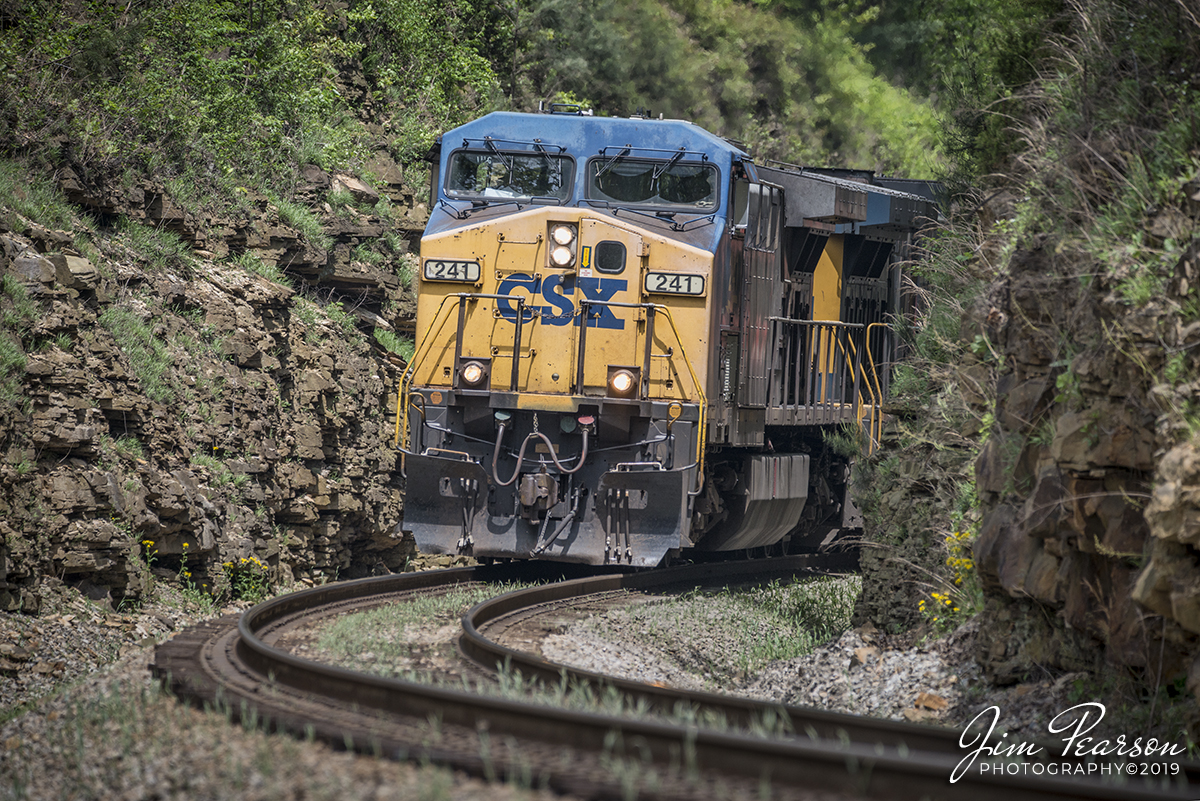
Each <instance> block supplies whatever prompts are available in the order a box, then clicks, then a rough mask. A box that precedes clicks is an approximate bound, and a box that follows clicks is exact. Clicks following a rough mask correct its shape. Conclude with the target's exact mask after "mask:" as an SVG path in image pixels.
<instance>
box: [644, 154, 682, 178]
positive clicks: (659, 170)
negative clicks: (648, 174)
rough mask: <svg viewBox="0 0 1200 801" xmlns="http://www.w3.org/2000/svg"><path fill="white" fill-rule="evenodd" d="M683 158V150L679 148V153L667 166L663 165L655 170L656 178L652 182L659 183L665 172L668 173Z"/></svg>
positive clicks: (672, 157)
mask: <svg viewBox="0 0 1200 801" xmlns="http://www.w3.org/2000/svg"><path fill="white" fill-rule="evenodd" d="M681 158H683V148H682V147H681V148H679V152H678V153H676V154H675V155H674V156H671V158H670V160H669V161H668V162H667V163H666V164H662V165H659V166H658V167H655V168H654V177H653V178H652V179H651V180H652V181H657V180H658V179H659V178H661V177H662V174H663V173H664V172H666V171H667V170H669V169H671V168H672V167H674V166H675V162H677V161H679V160H680V159H681Z"/></svg>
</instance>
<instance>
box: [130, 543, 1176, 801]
mask: <svg viewBox="0 0 1200 801" xmlns="http://www.w3.org/2000/svg"><path fill="white" fill-rule="evenodd" d="M838 567H839V566H838V565H836V564H832V563H830V562H828V561H820V560H818V559H817V558H815V557H787V558H784V559H774V560H759V561H752V562H741V563H721V564H715V565H694V566H687V567H682V568H669V569H666V570H659V571H652V572H642V573H625V574H610V575H603V576H594V577H589V578H580V579H574V580H568V581H561V582H555V583H550V584H545V585H542V586H537V587H533V588H531V589H526V590H520V591H517V592H512V593H508V594H506V595H501V596H498V597H496V598H493V599H491V600H488V601H484V602H482V603H480V604H478V605H476V606H475V607H474V608H472V609H471V610H470V611H469V612H468V613H467V614H466V615H465V616H464V618H463V635H462V637H461V639H460V643H459V647H460V650H461V652H462V653H463V655H464V656H465V657H466V658H468V659H469V660H471V661H472V662H473V663H475V664H476V665H478V666H479V667H480V668H481V669H491V668H494V667H495V666H496V665H497V664H503V665H505V667H506V669H507V670H514V669H515V670H519V671H520V672H521V673H522V674H523V675H525V676H537V677H540V678H543V679H545V680H547V681H548V682H551V683H553V684H557V683H559V682H563V681H567V682H570V683H572V684H574V685H591V686H594V687H597V688H599V687H616V688H617V689H619V690H620V691H621V692H623V693H625V694H626V695H628V696H629V697H630V698H631V699H632V700H633V702H635V703H638V704H640V705H641V706H642V707H643V708H645V709H646V710H648V711H651V712H659V713H662V714H664V715H666V716H667V717H663V718H637V719H631V718H626V717H611V716H605V715H598V714H592V713H583V712H573V711H567V710H563V709H560V708H556V707H551V706H544V705H537V704H533V703H522V702H517V701H512V700H508V699H503V698H497V697H491V696H488V695H484V694H476V693H471V692H465V691H460V690H455V689H448V688H446V687H439V686H434V685H429V684H420V683H415V682H409V681H403V680H399V679H391V678H382V677H379V676H372V675H368V674H365V673H360V672H356V671H351V670H347V669H344V668H339V667H333V666H329V665H323V664H320V663H317V662H314V661H311V660H308V659H304V658H301V657H299V656H297V655H295V654H293V653H289V652H287V651H286V650H284V649H283V648H281V647H278V646H279V643H280V642H282V641H284V640H286V639H287V637H288V633H289V632H292V631H295V630H296V629H298V628H301V627H307V626H312V625H313V624H314V623H315V622H317V621H319V620H320V619H322V618H327V617H329V616H332V615H338V614H344V613H347V612H353V611H358V610H366V609H370V608H373V607H377V606H381V605H384V604H389V603H396V602H402V601H403V599H404V598H405V597H406V596H408V595H412V594H415V593H422V592H439V591H446V590H447V589H449V588H452V587H455V586H459V585H463V584H468V583H472V582H503V581H512V580H514V579H516V578H523V577H524V576H521V575H520V574H519V571H520V570H522V569H523V568H522V566H519V565H496V566H481V567H475V568H459V569H453V570H440V571H431V572H427V573H408V574H400V575H393V576H386V577H382V578H373V579H363V580H359V581H350V582H341V583H338V584H331V585H326V586H323V587H318V588H314V589H311V590H306V591H303V592H299V593H294V594H292V595H288V596H283V597H281V598H276V599H272V600H270V601H267V602H265V603H262V604H259V605H258V606H256V607H254V608H253V609H250V610H248V611H247V612H246V613H245V614H243V615H242V616H241V617H240V618H235V617H232V616H230V617H226V618H221V619H218V620H215V621H211V622H209V623H206V624H202V625H200V626H196V627H194V628H192V629H189V630H188V631H185V632H183V633H181V634H180V635H178V636H177V637H175V638H174V639H172V640H170V641H169V642H167V643H164V644H162V645H160V646H159V647H158V649H157V650H156V652H155V661H154V665H153V666H152V669H153V671H154V673H155V674H156V675H157V676H159V677H161V678H162V679H163V680H164V681H166V682H167V683H168V684H169V685H170V687H171V688H172V689H173V690H174V692H175V693H176V694H178V695H179V696H180V697H182V698H185V699H188V700H190V701H192V702H194V703H198V704H211V705H215V706H219V707H225V708H228V709H229V710H230V711H231V712H232V713H233V714H234V715H235V716H239V717H242V718H246V717H247V716H249V717H250V718H251V719H252V720H259V721H262V722H263V723H264V724H266V725H268V726H269V727H271V728H274V729H277V730H281V731H288V732H292V733H294V734H297V735H300V736H305V737H310V738H316V739H321V740H324V741H326V742H329V743H332V744H334V745H337V746H339V747H343V746H344V747H348V748H356V749H358V750H361V751H365V752H368V753H375V754H378V755H381V756H387V757H391V758H402V759H403V758H406V759H416V760H421V761H432V762H438V763H441V764H446V765H450V766H453V767H456V768H459V769H463V770H466V771H469V772H471V773H473V774H476V775H479V776H483V777H485V778H489V779H491V778H509V779H514V780H517V781H520V782H523V783H529V784H533V785H545V786H548V787H550V788H551V789H554V790H556V791H559V792H563V793H569V794H572V795H577V796H579V797H581V798H589V799H590V798H596V799H607V798H628V797H631V796H632V795H633V794H634V793H636V795H637V797H639V798H662V799H676V798H679V799H699V798H724V797H764V796H766V797H771V798H806V799H807V798H814V797H829V796H830V795H832V794H836V795H842V796H846V795H851V796H869V797H871V798H881V799H882V798H895V799H920V798H929V799H943V798H944V799H961V798H971V799H972V801H985V799H991V798H996V799H1001V798H1003V799H1009V798H1012V797H1014V796H1017V797H1021V798H1038V799H1114V801H1115V799H1161V798H1196V797H1200V793H1198V792H1197V791H1198V789H1200V768H1196V767H1195V766H1191V765H1185V766H1183V767H1184V769H1183V771H1182V773H1181V775H1180V776H1177V777H1173V781H1172V782H1171V783H1167V782H1166V781H1165V780H1163V779H1162V778H1161V777H1160V778H1158V779H1153V778H1151V779H1149V780H1146V779H1141V778H1130V777H1128V776H1125V775H1124V774H1122V775H1121V777H1120V778H1119V779H1118V778H1117V777H1114V776H1112V775H1109V776H1107V777H1105V778H1104V779H1101V778H1099V777H1089V776H1073V777H1072V778H1069V779H1068V778H1064V777H1059V776H1054V777H1051V776H1047V775H1044V774H1042V775H1035V774H1032V773H1031V772H1030V771H1029V770H1023V771H1021V772H1018V773H1017V774H1016V775H1011V774H1002V775H997V774H996V772H988V773H981V772H980V771H979V770H978V769H975V770H968V771H965V772H964V773H963V774H962V776H961V777H960V778H959V780H958V781H957V783H954V784H951V783H950V781H949V778H950V776H951V775H952V773H954V771H955V768H956V766H957V765H958V764H959V763H960V761H961V760H962V759H963V757H964V756H965V755H966V753H967V752H966V750H964V749H962V748H960V747H959V744H958V737H959V734H958V733H957V732H950V731H946V730H939V729H935V728H933V727H928V726H916V725H912V724H906V723H898V722H893V721H881V720H876V719H869V718H861V717H857V716H852V715H843V714H837V713H831V712H825V711H821V710H812V709H805V708H799V707H785V706H782V705H779V704H772V703H765V702H757V701H752V700H747V699H740V698H735V697H731V696H723V695H714V694H711V693H697V692H686V691H678V690H672V689H669V688H664V687H656V686H651V685H646V684H641V683H638V682H630V681H624V680H620V679H613V678H610V677H606V676H600V675H597V674H593V673H589V672H587V671H580V670H573V669H569V668H566V667H564V666H562V665H557V664H554V663H551V662H548V661H546V660H544V659H542V658H540V657H539V656H537V655H534V654H530V653H527V652H523V651H521V650H519V649H514V648H511V647H508V646H506V645H503V644H501V643H500V642H499V640H501V639H504V633H505V632H506V631H507V630H509V629H511V628H513V627H514V626H522V625H523V626H533V627H535V628H536V626H537V625H538V624H537V618H538V616H539V615H543V614H546V613H547V611H549V610H555V609H557V608H559V607H560V606H561V605H562V604H564V603H567V602H570V601H572V600H574V599H586V598H587V597H589V596H594V595H595V594H597V593H606V592H613V591H620V590H627V591H642V592H646V591H654V592H666V591H671V590H672V589H684V588H689V589H690V588H693V587H696V586H705V585H717V584H719V585H724V584H730V583H747V582H758V581H766V580H771V579H774V578H782V577H791V576H797V575H805V574H814V573H820V572H826V571H828V570H830V569H838ZM842 567H844V565H843V566H842ZM681 712H683V713H686V714H683V718H684V720H696V719H700V718H701V717H702V718H703V719H713V718H717V719H721V720H723V721H724V722H725V726H724V727H722V728H721V729H719V730H718V729H711V728H699V727H697V726H696V725H695V724H694V723H688V722H684V723H675V722H671V720H670V715H671V714H675V715H676V716H679V715H680V713H681ZM755 730H759V731H762V730H771V731H780V730H783V731H786V732H790V734H786V735H784V736H774V737H769V738H768V737H763V736H756V735H755V734H752V733H751V732H753V731H755ZM1051 753H1053V752H1051V751H1050V750H1048V749H1043V751H1042V754H1041V755H1042V756H1045V755H1047V754H1051ZM1051 759H1052V760H1053V761H1056V762H1060V763H1061V762H1063V761H1070V760H1062V759H1060V758H1058V757H1057V756H1054V757H1051Z"/></svg>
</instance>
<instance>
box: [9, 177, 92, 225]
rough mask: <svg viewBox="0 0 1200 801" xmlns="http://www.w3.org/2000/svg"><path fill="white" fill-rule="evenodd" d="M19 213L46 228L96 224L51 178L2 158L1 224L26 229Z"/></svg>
mask: <svg viewBox="0 0 1200 801" xmlns="http://www.w3.org/2000/svg"><path fill="white" fill-rule="evenodd" d="M18 214H19V215H21V217H24V218H25V219H26V220H28V221H29V222H30V223H34V224H37V225H42V226H45V227H46V228H53V229H68V230H69V229H71V228H72V227H73V226H75V225H76V224H79V225H82V226H85V227H88V228H93V227H94V225H93V224H92V223H91V220H89V219H88V218H86V217H82V216H81V215H80V214H79V212H78V211H77V210H75V209H74V208H72V207H71V206H70V204H68V203H67V202H66V200H64V199H63V197H62V195H61V194H59V192H58V190H57V189H56V188H55V187H54V184H53V183H52V182H51V181H49V180H47V179H45V178H43V177H42V176H40V175H36V174H34V173H32V172H31V171H30V170H28V169H27V168H26V167H25V166H24V165H23V164H21V163H18V162H15V161H7V160H2V159H0V224H2V226H3V227H6V228H10V229H12V230H14V231H21V232H23V231H25V230H27V226H26V225H25V224H24V223H21V222H20V219H19V218H18V217H17V216H15V215H18Z"/></svg>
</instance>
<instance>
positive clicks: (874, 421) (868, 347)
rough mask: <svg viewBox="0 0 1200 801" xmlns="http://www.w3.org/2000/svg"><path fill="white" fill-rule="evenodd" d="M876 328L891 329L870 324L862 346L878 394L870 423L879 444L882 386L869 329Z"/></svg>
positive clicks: (881, 325) (878, 324) (880, 435)
mask: <svg viewBox="0 0 1200 801" xmlns="http://www.w3.org/2000/svg"><path fill="white" fill-rule="evenodd" d="M877 326H878V327H880V328H885V329H887V330H889V331H890V330H891V327H890V326H889V325H888V324H887V323H871V324H870V325H868V326H867V342H866V345H864V347H865V348H866V351H867V362H868V363H869V364H870V365H871V377H872V378H873V379H874V381H875V389H876V390H877V391H878V393H879V413H878V414H875V413H872V415H871V422H872V424H873V425H875V426H876V427H877V428H878V434H877V436H876V437H875V439H874V441H875V442H876V443H880V442H882V441H883V385H882V384H880V383H879V372H878V371H877V370H876V369H875V354H874V353H872V352H871V329H872V328H875V327H877ZM876 418H878V419H876Z"/></svg>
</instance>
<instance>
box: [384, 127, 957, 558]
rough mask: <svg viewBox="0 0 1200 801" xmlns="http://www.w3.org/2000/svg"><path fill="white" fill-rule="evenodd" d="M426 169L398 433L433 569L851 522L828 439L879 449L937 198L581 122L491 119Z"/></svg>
mask: <svg viewBox="0 0 1200 801" xmlns="http://www.w3.org/2000/svg"><path fill="white" fill-rule="evenodd" d="M431 162H432V163H433V171H432V187H431V214H430V220H429V224H428V227H427V228H426V230H425V234H424V236H423V238H422V240H421V253H420V257H421V258H420V264H421V266H420V274H419V276H418V282H419V291H418V301H417V342H416V352H415V354H414V356H413V358H412V360H411V362H410V364H409V367H408V369H407V371H406V373H405V374H404V377H403V379H402V386H401V391H400V396H399V403H398V407H397V414H396V443H397V445H398V447H400V449H401V450H402V452H403V453H402V457H403V458H402V463H403V466H404V470H405V476H406V480H407V492H406V500H405V510H404V520H403V524H402V527H403V529H404V530H407V531H411V532H412V534H413V535H414V537H415V539H416V544H417V547H418V548H419V550H421V551H422V552H426V553H460V554H470V555H473V556H475V557H477V558H483V559H496V558H499V559H505V558H518V559H549V560H560V561H571V562H581V563H587V564H596V565H612V564H619V565H633V566H654V565H656V564H658V563H660V562H661V561H662V560H664V558H665V557H668V556H672V555H676V554H678V553H679V552H680V551H681V550H683V549H689V548H694V549H699V550H707V551H738V550H745V549H758V548H767V547H773V548H788V547H792V548H795V547H798V546H804V545H815V544H819V543H820V542H821V541H822V540H824V539H825V538H826V537H828V536H830V534H831V532H835V531H837V530H838V529H840V528H842V527H843V526H847V525H853V521H852V520H850V518H851V517H852V515H853V506H852V504H851V503H850V502H849V499H848V498H847V495H846V483H847V479H848V474H849V469H848V464H847V459H846V458H845V457H844V456H842V455H839V454H838V453H836V452H835V451H834V450H833V449H831V448H830V447H828V446H827V445H826V443H825V439H826V438H825V436H824V435H825V433H826V432H829V431H830V430H835V429H838V428H841V427H844V426H847V425H850V426H854V427H856V428H858V429H860V430H862V431H863V432H864V434H865V439H866V441H868V442H870V441H871V440H873V439H875V438H877V437H878V432H879V426H880V419H881V408H880V407H881V403H882V401H883V398H884V394H885V392H886V389H887V387H886V384H887V373H888V368H889V365H890V364H891V363H892V361H893V359H894V356H895V353H894V351H895V344H894V342H893V339H892V336H891V332H890V331H889V328H888V321H889V319H890V318H891V316H892V315H893V314H894V313H896V312H897V310H898V309H899V304H900V299H901V296H900V280H901V261H902V260H903V259H904V258H905V257H906V255H907V248H908V246H909V243H910V241H911V238H912V236H913V233H914V232H915V231H916V230H917V229H918V228H919V225H920V224H921V222H922V221H923V220H928V219H931V218H934V217H935V216H936V214H937V211H936V208H935V205H934V203H933V202H932V199H931V198H929V197H922V196H920V195H918V194H912V193H910V192H907V191H901V189H911V188H912V187H908V186H902V187H900V188H899V189H898V188H894V187H889V186H884V185H879V184H880V182H879V181H878V180H875V182H874V184H872V183H869V182H866V181H870V180H871V177H870V174H846V175H838V174H836V173H830V172H814V171H811V170H805V169H802V168H798V167H789V166H787V165H778V166H774V167H768V166H763V165H756V164H755V163H754V162H753V161H752V160H751V158H750V156H749V155H748V154H747V153H746V152H745V151H744V150H743V149H742V148H741V147H739V146H738V145H736V144H734V143H731V142H729V141H726V140H724V139H721V138H719V137H717V136H714V135H713V134H710V133H708V132H707V131H704V130H702V129H701V128H698V127H697V126H695V125H692V124H690V123H688V122H683V121H677V120H662V119H648V118H644V117H634V118H629V119H623V118H602V117H596V116H591V115H588V114H584V113H580V112H578V111H567V112H566V113H564V112H562V111H558V112H557V113H549V114H521V113H507V112H505V113H494V114H489V115H487V116H485V117H482V118H481V119H478V120H476V121H474V122H471V123H468V124H466V125H463V126H461V127H459V128H456V129H454V130H451V131H449V132H448V133H446V134H444V135H443V136H442V137H441V139H440V140H439V142H438V144H437V145H436V146H435V149H434V151H433V152H432V153H431ZM847 176H848V177H847ZM913 186H917V185H916V184H914V185H913Z"/></svg>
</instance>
